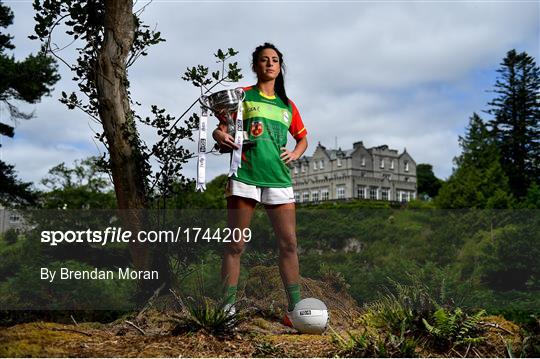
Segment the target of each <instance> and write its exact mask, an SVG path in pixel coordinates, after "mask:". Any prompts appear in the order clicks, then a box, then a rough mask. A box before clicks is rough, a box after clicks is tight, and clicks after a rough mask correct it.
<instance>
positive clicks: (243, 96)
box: [234, 87, 246, 101]
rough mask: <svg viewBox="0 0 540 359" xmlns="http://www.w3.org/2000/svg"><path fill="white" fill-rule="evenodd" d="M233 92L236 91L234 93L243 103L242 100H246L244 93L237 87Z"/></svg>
mask: <svg viewBox="0 0 540 359" xmlns="http://www.w3.org/2000/svg"><path fill="white" fill-rule="evenodd" d="M234 91H236V93H237V94H239V95H240V96H241V97H242V98H241V99H240V101H244V99H245V98H246V92H245V91H244V89H243V88H241V87H237V88H235V89H234Z"/></svg>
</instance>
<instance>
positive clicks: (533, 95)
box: [486, 50, 540, 198]
mask: <svg viewBox="0 0 540 359" xmlns="http://www.w3.org/2000/svg"><path fill="white" fill-rule="evenodd" d="M497 72H498V73H499V74H500V76H499V77H498V79H497V81H496V83H495V90H494V92H495V93H496V94H498V97H496V98H495V99H493V101H491V102H489V103H488V105H489V106H490V108H489V110H487V111H486V112H487V113H489V114H491V115H492V116H493V119H492V120H490V121H489V125H490V126H491V135H492V136H493V137H494V139H495V143H496V145H497V147H498V148H499V151H500V154H501V163H502V167H503V169H504V171H505V173H506V175H507V176H508V179H509V183H510V188H511V190H512V193H513V194H514V196H515V197H517V198H522V197H524V196H525V194H526V193H527V189H528V187H529V186H530V185H531V182H533V181H535V180H536V179H538V178H539V177H540V68H539V67H538V66H537V65H536V63H535V61H534V58H532V57H531V56H529V55H528V54H527V53H525V52H522V53H519V54H518V53H517V52H516V50H510V51H508V53H507V54H506V57H505V58H504V59H503V61H502V63H501V68H499V69H498V70H497Z"/></svg>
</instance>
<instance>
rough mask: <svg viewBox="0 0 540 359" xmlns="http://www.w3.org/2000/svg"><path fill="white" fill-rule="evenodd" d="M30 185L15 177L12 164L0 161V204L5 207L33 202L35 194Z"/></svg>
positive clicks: (27, 204)
mask: <svg viewBox="0 0 540 359" xmlns="http://www.w3.org/2000/svg"><path fill="white" fill-rule="evenodd" d="M31 187H32V183H30V182H22V181H21V180H19V179H18V178H17V175H16V174H15V167H14V166H12V165H8V164H7V163H5V162H3V161H0V204H2V205H4V206H6V207H15V206H29V205H33V204H35V203H36V199H37V196H36V194H35V193H34V192H33V191H32V189H31Z"/></svg>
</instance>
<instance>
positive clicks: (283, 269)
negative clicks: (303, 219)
mask: <svg viewBox="0 0 540 359" xmlns="http://www.w3.org/2000/svg"><path fill="white" fill-rule="evenodd" d="M265 208H266V212H267V213H268V217H269V218H270V221H271V222H272V227H273V228H274V233H275V235H276V239H277V241H278V248H279V272H280V274H281V280H282V281H283V284H284V286H285V288H287V286H288V285H290V284H298V283H299V282H300V269H299V264H298V252H297V244H296V210H295V205H294V203H286V204H278V205H266V206H265Z"/></svg>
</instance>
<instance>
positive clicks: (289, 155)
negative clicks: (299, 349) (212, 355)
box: [213, 43, 307, 326]
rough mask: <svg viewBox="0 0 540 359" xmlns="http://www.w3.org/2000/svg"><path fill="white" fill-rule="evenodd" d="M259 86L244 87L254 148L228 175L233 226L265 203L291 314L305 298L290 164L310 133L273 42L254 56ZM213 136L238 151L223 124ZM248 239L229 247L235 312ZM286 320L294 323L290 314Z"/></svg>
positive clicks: (224, 271) (226, 273) (224, 273)
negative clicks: (290, 141)
mask: <svg viewBox="0 0 540 359" xmlns="http://www.w3.org/2000/svg"><path fill="white" fill-rule="evenodd" d="M252 69H253V71H254V72H255V74H256V75H257V84H256V85H254V86H250V87H246V88H244V91H245V93H246V97H245V100H244V103H243V106H244V107H243V120H244V129H245V130H246V131H248V133H249V139H250V140H251V141H253V142H256V145H255V147H253V148H250V149H248V150H245V151H244V150H243V151H242V162H241V167H240V168H239V169H238V172H237V175H235V176H233V177H231V178H229V181H228V183H227V188H226V191H225V195H226V196H227V209H228V215H227V217H228V226H229V228H239V229H241V230H243V229H244V228H248V227H249V225H250V222H251V217H252V215H253V211H254V209H255V205H256V204H257V202H260V203H262V204H263V205H264V206H265V209H266V211H267V214H268V216H269V218H270V221H271V223H272V226H273V229H274V233H275V236H276V239H277V241H278V248H279V270H280V274H281V279H282V281H283V285H284V286H285V288H286V291H287V297H288V301H289V307H288V312H290V311H292V310H293V309H294V306H295V305H296V303H298V302H299V301H300V284H299V277H300V275H299V266H298V254H297V251H296V247H297V246H296V218H295V205H294V193H293V188H292V182H291V176H290V170H289V167H288V166H287V165H288V164H289V162H291V161H294V160H296V159H298V158H299V157H300V156H302V154H303V153H304V152H305V150H306V148H307V138H306V134H307V131H306V129H305V127H304V124H303V123H302V119H301V117H300V114H299V113H298V109H297V108H296V106H295V104H294V103H293V102H292V101H291V100H290V99H289V98H288V97H287V94H286V92H285V86H284V79H283V72H284V70H285V68H284V63H283V54H282V53H281V52H280V51H279V50H278V49H277V48H276V47H275V46H274V45H272V44H269V43H265V44H264V45H261V46H258V47H257V48H256V49H255V51H254V52H253V55H252ZM287 132H289V133H290V134H291V135H292V136H293V137H294V139H295V140H296V146H295V147H294V150H292V151H289V150H287V148H286V147H285V145H286V143H287ZM213 137H214V139H215V140H216V142H217V143H218V144H219V146H220V147H221V148H222V149H234V148H236V147H237V146H236V145H235V143H234V138H233V137H232V136H231V135H229V134H228V133H227V125H226V124H223V123H221V124H220V125H218V128H216V129H215V130H214V132H213ZM244 244H245V243H244V241H243V240H242V241H240V242H236V243H235V242H231V243H228V244H227V246H226V247H225V251H224V255H223V262H222V268H221V277H222V280H223V282H224V284H225V286H226V288H227V291H226V296H227V303H228V308H229V309H230V311H231V312H232V311H234V306H233V304H234V302H235V300H236V290H237V285H238V278H239V276H240V257H241V255H242V252H243V250H244ZM284 324H286V325H289V326H292V324H291V322H290V318H289V317H288V315H286V316H285V318H284Z"/></svg>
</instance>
